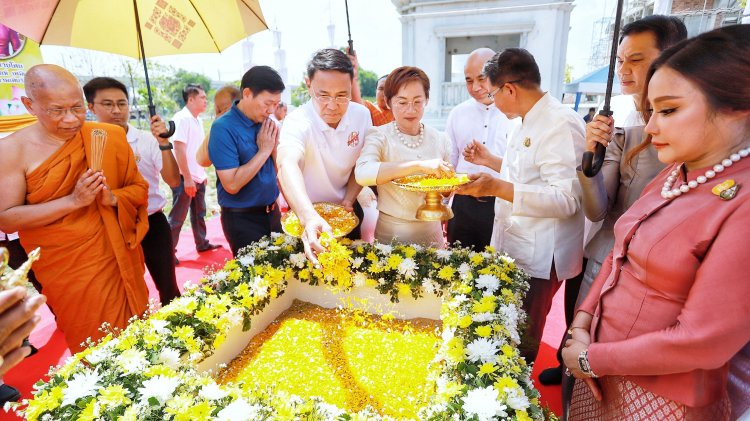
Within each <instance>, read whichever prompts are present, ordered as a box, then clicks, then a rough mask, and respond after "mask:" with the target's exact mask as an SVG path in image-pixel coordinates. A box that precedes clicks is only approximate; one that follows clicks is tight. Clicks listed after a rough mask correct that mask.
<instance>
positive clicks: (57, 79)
mask: <svg viewBox="0 0 750 421" xmlns="http://www.w3.org/2000/svg"><path fill="white" fill-rule="evenodd" d="M23 80H24V84H26V94H27V95H28V96H29V97H30V98H32V99H33V98H38V97H40V96H43V95H49V93H50V92H52V91H58V90H59V89H61V88H63V87H64V88H68V89H70V88H74V89H77V90H79V91H80V90H81V84H80V83H78V79H76V77H75V76H73V74H72V73H70V72H69V71H67V70H65V69H64V68H62V67H60V66H57V65H54V64H37V65H36V66H33V67H32V68H30V69H29V70H28V71H26V76H25V77H24V79H23Z"/></svg>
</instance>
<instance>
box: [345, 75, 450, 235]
mask: <svg viewBox="0 0 750 421" xmlns="http://www.w3.org/2000/svg"><path fill="white" fill-rule="evenodd" d="M384 93H385V99H386V101H387V102H388V106H389V107H390V108H391V109H392V110H393V116H394V117H395V119H396V120H395V121H394V122H392V123H388V124H385V125H383V126H379V127H373V128H372V129H370V130H369V131H368V132H367V135H366V137H365V146H364V147H363V149H362V153H361V155H360V157H359V159H358V160H357V166H356V168H355V175H356V177H357V182H358V183H359V184H361V185H363V186H373V185H377V186H378V210H379V211H380V215H379V216H378V222H377V225H376V226H375V238H376V239H377V240H378V241H380V242H385V243H389V242H391V241H394V240H395V241H398V242H402V243H417V244H421V245H425V246H435V247H441V248H442V247H444V246H445V240H444V237H443V229H442V225H441V223H440V221H430V222H425V221H419V220H417V218H416V213H417V208H418V207H419V206H420V205H422V203H423V201H424V194H423V193H415V192H409V191H406V190H402V189H400V188H399V187H397V186H395V185H394V184H393V183H391V181H393V180H395V179H398V178H401V177H405V176H408V175H413V174H438V175H449V174H452V173H453V168H452V167H451V165H450V164H449V162H448V161H449V159H450V140H449V139H448V137H447V136H446V135H445V134H444V133H441V132H439V131H437V130H435V129H434V128H432V127H429V126H425V125H424V123H422V121H421V120H422V116H423V115H424V108H425V106H426V105H427V101H428V100H429V97H430V80H429V79H428V78H427V75H426V74H425V73H424V72H423V71H422V70H421V69H419V68H417V67H409V66H404V67H399V68H397V69H395V70H394V71H392V72H391V74H390V75H388V78H387V79H386V81H385V92H384Z"/></svg>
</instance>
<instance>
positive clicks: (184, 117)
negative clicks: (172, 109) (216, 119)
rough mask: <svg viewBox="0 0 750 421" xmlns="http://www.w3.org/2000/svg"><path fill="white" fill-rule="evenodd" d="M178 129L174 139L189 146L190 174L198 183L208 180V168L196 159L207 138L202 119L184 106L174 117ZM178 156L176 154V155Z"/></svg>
mask: <svg viewBox="0 0 750 421" xmlns="http://www.w3.org/2000/svg"><path fill="white" fill-rule="evenodd" d="M172 120H173V121H174V124H175V126H176V130H175V132H174V136H172V140H173V141H175V142H182V143H184V144H185V145H186V146H187V151H186V154H187V162H188V169H189V170H190V176H191V177H192V178H193V181H195V182H196V183H203V182H204V181H206V169H205V168H203V167H202V166H200V164H198V161H196V160H195V154H196V152H198V148H200V146H201V143H203V139H205V138H206V132H205V130H203V123H201V120H200V119H199V118H197V117H195V116H193V114H192V113H191V112H190V110H188V109H187V107H183V108H182V109H181V110H180V111H178V112H177V113H175V115H174V117H172ZM175 157H176V155H175Z"/></svg>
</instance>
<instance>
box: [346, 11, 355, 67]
mask: <svg viewBox="0 0 750 421" xmlns="http://www.w3.org/2000/svg"><path fill="white" fill-rule="evenodd" d="M344 7H346V31H347V32H348V33H349V54H351V55H356V54H354V41H352V28H351V26H350V25H349V1H348V0H344Z"/></svg>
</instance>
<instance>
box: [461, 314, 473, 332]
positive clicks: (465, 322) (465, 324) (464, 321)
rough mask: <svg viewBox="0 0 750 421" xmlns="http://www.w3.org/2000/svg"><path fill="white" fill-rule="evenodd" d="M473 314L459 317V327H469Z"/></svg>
mask: <svg viewBox="0 0 750 421" xmlns="http://www.w3.org/2000/svg"><path fill="white" fill-rule="evenodd" d="M471 322H472V320H471V316H469V315H468V314H467V315H465V316H461V317H459V318H458V327H460V328H461V329H466V328H467V327H469V326H471Z"/></svg>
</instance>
